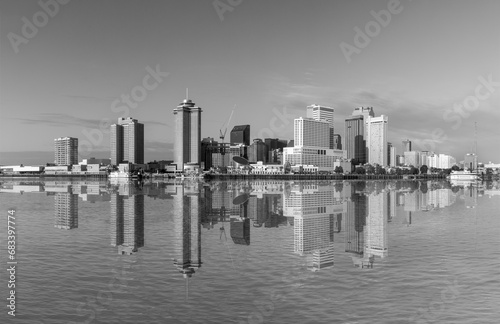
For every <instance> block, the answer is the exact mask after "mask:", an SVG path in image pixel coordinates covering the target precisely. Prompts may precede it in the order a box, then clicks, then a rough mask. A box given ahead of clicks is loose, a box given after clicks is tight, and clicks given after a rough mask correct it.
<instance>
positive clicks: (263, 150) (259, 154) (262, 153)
mask: <svg viewBox="0 0 500 324" xmlns="http://www.w3.org/2000/svg"><path fill="white" fill-rule="evenodd" d="M268 151H269V149H268V148H267V145H266V144H265V143H264V142H263V141H262V140H261V139H260V138H255V139H254V140H253V143H252V145H250V146H249V147H248V151H247V152H248V160H249V161H250V162H258V161H262V162H264V163H267V158H268Z"/></svg>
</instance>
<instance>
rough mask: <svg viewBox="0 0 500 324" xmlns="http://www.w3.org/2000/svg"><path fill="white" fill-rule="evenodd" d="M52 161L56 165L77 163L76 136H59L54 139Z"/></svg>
mask: <svg viewBox="0 0 500 324" xmlns="http://www.w3.org/2000/svg"><path fill="white" fill-rule="evenodd" d="M54 162H55V164H57V165H70V164H77V163H78V138H74V137H59V138H56V139H54Z"/></svg>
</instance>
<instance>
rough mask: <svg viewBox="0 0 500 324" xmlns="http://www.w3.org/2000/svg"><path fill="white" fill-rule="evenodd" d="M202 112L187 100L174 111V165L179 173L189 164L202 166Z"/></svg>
mask: <svg viewBox="0 0 500 324" xmlns="http://www.w3.org/2000/svg"><path fill="white" fill-rule="evenodd" d="M201 112H202V109H201V108H200V107H197V106H196V105H195V103H194V102H192V101H191V100H190V99H187V98H186V99H184V100H183V102H181V103H180V104H179V105H178V106H177V108H175V109H174V118H175V139H174V164H176V168H177V170H179V171H183V170H184V165H185V164H187V163H190V164H194V165H198V166H199V165H200V162H201Z"/></svg>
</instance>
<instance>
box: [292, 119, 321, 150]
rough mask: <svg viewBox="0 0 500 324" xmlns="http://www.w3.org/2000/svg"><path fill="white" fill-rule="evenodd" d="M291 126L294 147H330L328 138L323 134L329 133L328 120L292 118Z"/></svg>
mask: <svg viewBox="0 0 500 324" xmlns="http://www.w3.org/2000/svg"><path fill="white" fill-rule="evenodd" d="M293 126H294V132H293V135H294V136H293V140H294V145H295V147H299V146H309V147H319V148H323V149H327V148H329V147H330V140H329V138H328V137H327V136H325V135H327V134H329V128H330V124H329V122H327V121H325V120H314V119H312V118H303V117H300V118H296V119H295V120H294V125H293Z"/></svg>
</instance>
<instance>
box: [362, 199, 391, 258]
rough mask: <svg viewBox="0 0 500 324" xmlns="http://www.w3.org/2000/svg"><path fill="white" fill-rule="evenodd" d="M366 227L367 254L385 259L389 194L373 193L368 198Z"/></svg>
mask: <svg viewBox="0 0 500 324" xmlns="http://www.w3.org/2000/svg"><path fill="white" fill-rule="evenodd" d="M368 206H369V211H368V216H367V217H366V226H365V231H364V232H365V253H367V254H369V255H376V256H379V257H382V258H383V257H385V256H387V253H388V246H387V192H380V193H371V194H370V196H369V197H368Z"/></svg>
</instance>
